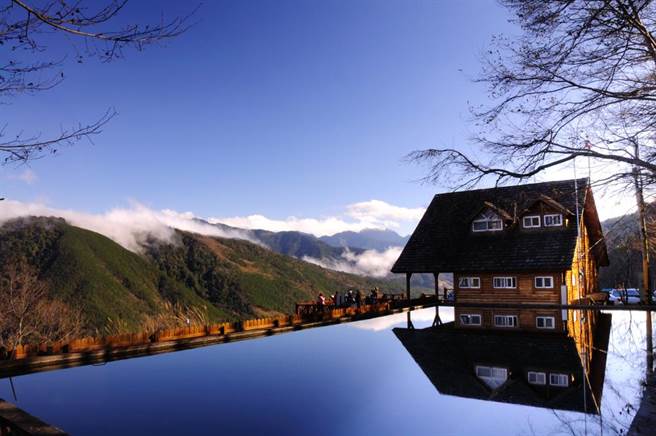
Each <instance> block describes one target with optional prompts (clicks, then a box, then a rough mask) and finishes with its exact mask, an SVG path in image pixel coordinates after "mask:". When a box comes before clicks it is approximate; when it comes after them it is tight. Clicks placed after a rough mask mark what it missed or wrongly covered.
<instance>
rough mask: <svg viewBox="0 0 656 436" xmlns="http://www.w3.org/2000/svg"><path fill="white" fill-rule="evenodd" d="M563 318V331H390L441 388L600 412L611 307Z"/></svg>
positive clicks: (492, 398) (445, 392) (441, 328)
mask: <svg viewBox="0 0 656 436" xmlns="http://www.w3.org/2000/svg"><path fill="white" fill-rule="evenodd" d="M567 318H568V320H567V327H566V328H565V329H564V331H563V330H559V331H551V332H544V331H535V330H521V329H507V328H478V329H474V328H463V327H461V326H458V325H456V323H446V324H442V325H438V326H434V327H429V328H425V329H414V328H413V327H412V325H411V324H410V323H409V324H408V328H395V329H394V333H395V334H396V336H397V338H398V339H399V340H400V341H401V343H402V344H403V346H404V347H405V348H406V350H407V351H408V353H410V355H411V356H412V357H413V359H414V360H415V361H416V362H417V364H418V365H419V367H420V368H421V369H422V370H423V372H424V373H425V374H426V376H427V377H428V379H429V380H430V381H431V383H433V385H435V388H436V389H437V390H438V391H439V392H440V393H441V394H443V395H454V396H458V397H464V398H473V399H479V400H488V401H496V402H501V403H512V404H522V405H528V406H535V407H543V408H549V409H557V410H569V411H577V412H586V413H593V414H598V413H599V411H600V407H601V398H602V391H603V385H604V375H605V370H606V352H607V349H608V339H609V336H610V327H611V315H610V314H603V313H600V312H598V311H586V312H585V313H582V312H579V311H576V312H573V311H570V313H569V314H568V317H567Z"/></svg>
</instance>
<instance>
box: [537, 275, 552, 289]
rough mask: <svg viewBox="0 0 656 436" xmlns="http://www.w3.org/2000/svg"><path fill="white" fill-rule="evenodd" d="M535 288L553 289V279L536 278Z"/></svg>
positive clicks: (548, 277) (547, 277)
mask: <svg viewBox="0 0 656 436" xmlns="http://www.w3.org/2000/svg"><path fill="white" fill-rule="evenodd" d="M535 287H536V288H553V287H554V286H553V277H551V276H540V277H536V278H535Z"/></svg>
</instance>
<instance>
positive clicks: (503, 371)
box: [475, 365, 508, 382]
mask: <svg viewBox="0 0 656 436" xmlns="http://www.w3.org/2000/svg"><path fill="white" fill-rule="evenodd" d="M481 370H488V371H489V372H490V375H481V374H480V372H481ZM475 372H476V377H479V378H482V379H491V380H499V379H503V381H504V382H506V381H507V380H508V368H502V367H500V366H485V365H476V369H475ZM495 373H496V374H495ZM502 374H503V375H502Z"/></svg>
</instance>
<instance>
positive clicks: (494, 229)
mask: <svg viewBox="0 0 656 436" xmlns="http://www.w3.org/2000/svg"><path fill="white" fill-rule="evenodd" d="M476 223H485V228H484V229H477V228H476V226H475V225H474V224H476ZM492 223H499V227H498V228H497V227H492V226H491V224H492ZM501 230H503V221H502V220H501V218H498V219H482V220H474V221H473V222H472V232H500V231H501Z"/></svg>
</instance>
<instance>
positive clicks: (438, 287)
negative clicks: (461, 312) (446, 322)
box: [433, 273, 446, 327]
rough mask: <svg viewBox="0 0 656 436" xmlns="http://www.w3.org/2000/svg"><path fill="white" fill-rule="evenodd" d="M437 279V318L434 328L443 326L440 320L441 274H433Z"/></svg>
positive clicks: (434, 321)
mask: <svg viewBox="0 0 656 436" xmlns="http://www.w3.org/2000/svg"><path fill="white" fill-rule="evenodd" d="M433 277H434V279H435V318H434V319H433V327H435V326H438V325H442V320H441V319H440V295H439V294H440V281H439V280H438V279H439V277H440V273H433ZM444 300H446V295H444Z"/></svg>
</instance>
